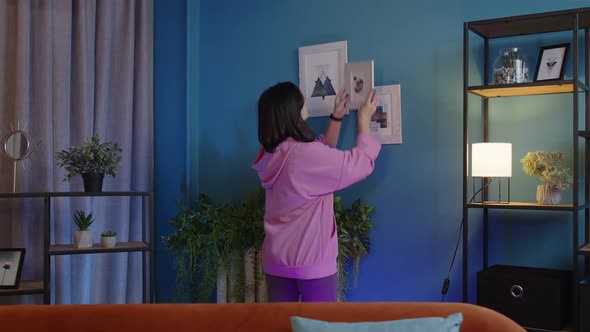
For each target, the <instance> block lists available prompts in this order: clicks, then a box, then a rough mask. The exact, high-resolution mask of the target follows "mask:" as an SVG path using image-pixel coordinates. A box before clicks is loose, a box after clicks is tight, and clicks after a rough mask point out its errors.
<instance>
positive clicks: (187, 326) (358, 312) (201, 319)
mask: <svg viewBox="0 0 590 332" xmlns="http://www.w3.org/2000/svg"><path fill="white" fill-rule="evenodd" d="M456 312H461V313H462V314H463V323H462V324H461V329H460V330H461V332H469V331H477V332H486V331H494V332H498V331H502V332H512V331H514V332H517V331H518V332H524V331H525V330H524V329H523V328H521V327H520V326H519V325H518V324H516V323H515V322H513V321H512V320H510V319H508V318H507V317H505V316H503V315H501V314H499V313H497V312H495V311H492V310H489V309H486V308H483V307H480V306H476V305H472V304H465V303H427V302H370V303H360V302H345V303H249V304H245V303H236V304H86V305H79V304H78V305H15V306H0V330H1V331H7V332H9V331H10V332H13V331H14V332H17V331H31V332H37V331H44V332H48V331H59V332H95V331H96V332H99V331H100V332H133V331H137V332H151V331H154V332H155V331H159V332H161V331H172V332H184V331H191V332H208V331H215V332H224V331H284V332H289V331H291V325H290V321H289V317H291V316H294V315H296V316H302V317H307V318H311V319H319V320H326V321H333V322H359V321H386V320H398V319H404V318H418V317H447V316H448V315H450V314H453V313H456Z"/></svg>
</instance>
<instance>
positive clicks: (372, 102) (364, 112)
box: [358, 90, 377, 133]
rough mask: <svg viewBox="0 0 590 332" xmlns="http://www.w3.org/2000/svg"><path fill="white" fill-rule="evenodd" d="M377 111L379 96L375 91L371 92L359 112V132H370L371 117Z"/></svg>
mask: <svg viewBox="0 0 590 332" xmlns="http://www.w3.org/2000/svg"><path fill="white" fill-rule="evenodd" d="M376 111H377V95H376V94H375V90H371V92H369V94H368V95H367V100H366V101H365V103H364V104H363V105H362V106H361V108H360V109H359V112H358V117H359V132H366V133H368V132H369V124H370V123H371V117H373V114H375V112H376Z"/></svg>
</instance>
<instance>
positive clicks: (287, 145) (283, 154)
mask: <svg viewBox="0 0 590 332" xmlns="http://www.w3.org/2000/svg"><path fill="white" fill-rule="evenodd" d="M296 145H297V142H296V141H295V140H293V139H292V138H287V139H286V140H285V141H284V142H283V143H281V144H279V146H277V148H276V150H275V152H273V153H269V152H266V151H264V148H260V150H259V151H258V155H257V156H256V160H254V163H252V168H254V169H255V170H256V171H257V172H258V177H259V178H260V182H261V183H262V187H263V188H264V189H271V188H272V187H273V186H274V184H275V183H276V182H277V179H278V177H279V175H280V174H281V172H282V171H283V168H284V167H285V163H286V161H287V158H288V157H289V154H290V153H291V151H292V150H293V148H294V147H295V146H296Z"/></svg>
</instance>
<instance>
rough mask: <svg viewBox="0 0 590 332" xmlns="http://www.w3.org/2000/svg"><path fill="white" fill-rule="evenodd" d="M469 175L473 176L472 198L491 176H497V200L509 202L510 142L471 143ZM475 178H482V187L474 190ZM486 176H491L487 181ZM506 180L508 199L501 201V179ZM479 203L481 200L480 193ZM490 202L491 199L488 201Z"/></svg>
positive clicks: (510, 175) (510, 173) (486, 183)
mask: <svg viewBox="0 0 590 332" xmlns="http://www.w3.org/2000/svg"><path fill="white" fill-rule="evenodd" d="M471 176H472V177H473V178H474V180H473V181H472V183H473V198H472V199H474V198H475V196H476V195H477V193H478V192H479V191H483V190H484V188H485V187H486V186H487V185H488V184H489V183H490V181H491V180H492V179H493V178H498V202H497V203H505V204H507V203H510V178H511V177H512V143H488V142H486V143H473V144H472V145H471ZM475 178H482V187H481V188H480V189H479V190H478V191H477V192H476V191H475ZM486 178H492V179H490V180H489V181H488V182H486V181H485V179H486ZM503 178H506V179H507V182H508V200H507V201H502V185H501V183H502V181H501V180H502V179H503ZM481 197H482V199H481V203H484V201H483V194H482V196H481ZM488 202H492V201H488Z"/></svg>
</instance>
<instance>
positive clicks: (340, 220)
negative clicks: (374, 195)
mask: <svg viewBox="0 0 590 332" xmlns="http://www.w3.org/2000/svg"><path fill="white" fill-rule="evenodd" d="M341 200H342V198H341V197H334V214H335V217H336V224H337V226H338V273H339V278H338V280H339V284H338V294H339V298H340V299H341V300H344V294H345V293H346V291H347V290H348V289H350V280H349V276H348V267H349V266H350V264H353V280H354V287H356V283H357V277H358V269H359V262H360V259H361V258H363V257H365V255H367V254H368V253H369V252H370V251H371V239H370V238H369V231H370V230H371V228H372V224H371V218H370V216H371V214H372V213H373V212H374V211H375V209H374V208H373V207H372V206H371V205H369V204H367V203H362V202H361V200H360V198H359V199H357V200H355V201H354V202H353V203H352V206H351V207H350V208H344V207H343V206H342V204H341Z"/></svg>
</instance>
